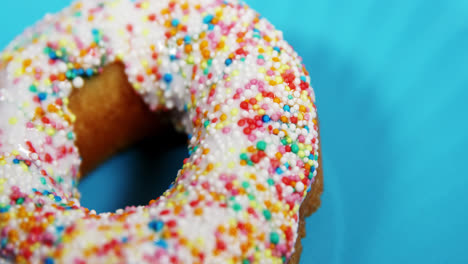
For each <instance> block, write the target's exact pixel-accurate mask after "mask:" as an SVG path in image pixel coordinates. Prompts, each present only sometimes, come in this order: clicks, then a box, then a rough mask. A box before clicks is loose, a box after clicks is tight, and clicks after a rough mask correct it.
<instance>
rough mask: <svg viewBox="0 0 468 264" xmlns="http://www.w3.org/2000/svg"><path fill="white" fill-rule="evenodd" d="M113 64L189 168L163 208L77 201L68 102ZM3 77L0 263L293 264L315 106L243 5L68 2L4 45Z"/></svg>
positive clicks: (295, 69) (302, 80) (284, 46)
mask: <svg viewBox="0 0 468 264" xmlns="http://www.w3.org/2000/svg"><path fill="white" fill-rule="evenodd" d="M114 63H122V64H123V65H124V66H125V74H126V76H127V79H128V82H129V83H130V84H131V86H132V87H133V88H134V90H135V92H136V93H138V94H139V95H141V97H142V98H143V100H144V102H145V103H146V104H147V105H148V107H149V108H150V109H151V110H154V111H157V110H161V109H163V110H168V109H173V110H174V111H175V112H177V113H176V114H175V116H174V120H175V123H176V126H177V127H179V128H181V129H184V130H185V131H186V132H187V133H188V135H189V153H190V157H189V158H188V159H186V160H185V161H184V165H183V167H182V169H181V170H180V171H179V173H178V175H177V179H176V180H175V182H174V184H173V185H171V186H170V188H169V189H168V190H167V191H166V192H165V193H164V195H163V196H161V197H159V198H158V199H155V200H152V201H151V202H150V203H149V204H148V205H146V206H131V207H127V208H125V209H120V210H117V211H116V212H114V213H101V214H96V213H95V212H94V211H92V210H91V211H90V210H88V209H87V208H84V207H82V206H81V205H80V202H79V193H78V190H77V184H78V181H79V171H80V163H81V157H80V153H79V149H78V148H77V147H76V144H75V143H76V140H77V139H76V134H75V133H74V132H75V131H74V123H75V119H76V117H75V115H74V114H73V113H72V112H71V111H70V109H69V107H68V106H69V96H70V94H71V93H72V90H76V89H81V88H82V87H83V86H84V84H85V82H86V81H87V80H88V79H92V78H99V76H100V74H101V73H102V72H103V71H105V70H106V69H107V67H110V65H112V64H114ZM0 68H1V69H2V70H1V71H0V228H1V232H0V242H1V244H0V247H1V248H0V256H1V257H2V259H3V260H6V261H10V262H15V263H28V262H32V263H56V262H57V263H87V262H90V263H103V262H104V263H239V262H240V263H283V262H285V261H287V260H288V259H289V258H290V257H291V254H292V253H293V251H294V245H295V242H296V239H297V236H298V235H297V229H298V222H299V207H300V205H301V203H302V202H303V200H304V198H305V196H306V195H307V193H308V191H309V190H310V186H311V184H312V183H313V182H314V180H315V176H316V175H317V171H316V169H317V167H318V154H319V152H318V146H319V142H318V127H317V115H316V107H315V95H314V93H313V91H312V88H311V87H310V77H309V75H308V73H307V71H306V70H305V68H304V66H303V64H302V62H301V59H300V58H299V57H298V55H297V54H296V53H295V52H294V51H293V49H292V48H291V46H290V45H289V44H288V43H287V42H285V41H284V40H283V38H282V34H281V32H280V31H277V30H276V29H275V28H274V27H273V26H272V25H271V24H270V23H269V22H268V21H267V20H266V19H264V18H262V17H261V16H260V15H258V14H257V13H256V12H254V11H253V10H251V9H250V8H249V7H248V6H246V5H245V4H243V3H240V2H237V1H217V0H206V1H205V0H196V1H187V2H185V1H168V0H146V1H145V0H142V1H136V2H133V1H129V0H117V1H94V0H93V1H92V0H83V1H76V2H74V3H73V4H72V5H71V6H70V7H68V8H66V9H65V10H63V11H62V12H60V13H58V14H56V15H47V16H46V17H45V18H44V20H43V21H41V22H39V23H38V24H37V25H35V26H34V27H33V28H31V29H28V30H27V31H26V32H25V33H24V34H23V35H22V36H20V37H18V38H17V39H16V40H15V41H13V42H12V43H11V44H10V45H9V46H8V48H7V49H6V50H5V51H4V52H3V54H2V55H1V63H0ZM105 101H106V98H103V103H105ZM119 110H121V109H119ZM116 111H117V109H116Z"/></svg>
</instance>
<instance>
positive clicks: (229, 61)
mask: <svg viewBox="0 0 468 264" xmlns="http://www.w3.org/2000/svg"><path fill="white" fill-rule="evenodd" d="M231 63H232V59H226V61H225V62H224V64H226V66H229V65H231Z"/></svg>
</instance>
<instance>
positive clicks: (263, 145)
mask: <svg viewBox="0 0 468 264" xmlns="http://www.w3.org/2000/svg"><path fill="white" fill-rule="evenodd" d="M266 146H267V144H266V142H265V141H263V140H260V141H259V142H257V149H258V150H262V151H264V150H265V149H266Z"/></svg>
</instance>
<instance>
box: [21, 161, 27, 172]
mask: <svg viewBox="0 0 468 264" xmlns="http://www.w3.org/2000/svg"><path fill="white" fill-rule="evenodd" d="M20 166H21V168H22V169H23V171H28V170H29V168H28V166H26V164H24V162H22V163H21V164H20Z"/></svg>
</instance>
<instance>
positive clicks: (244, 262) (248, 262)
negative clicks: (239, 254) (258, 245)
mask: <svg viewBox="0 0 468 264" xmlns="http://www.w3.org/2000/svg"><path fill="white" fill-rule="evenodd" d="M242 264H250V260H248V259H244V260H242Z"/></svg>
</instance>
